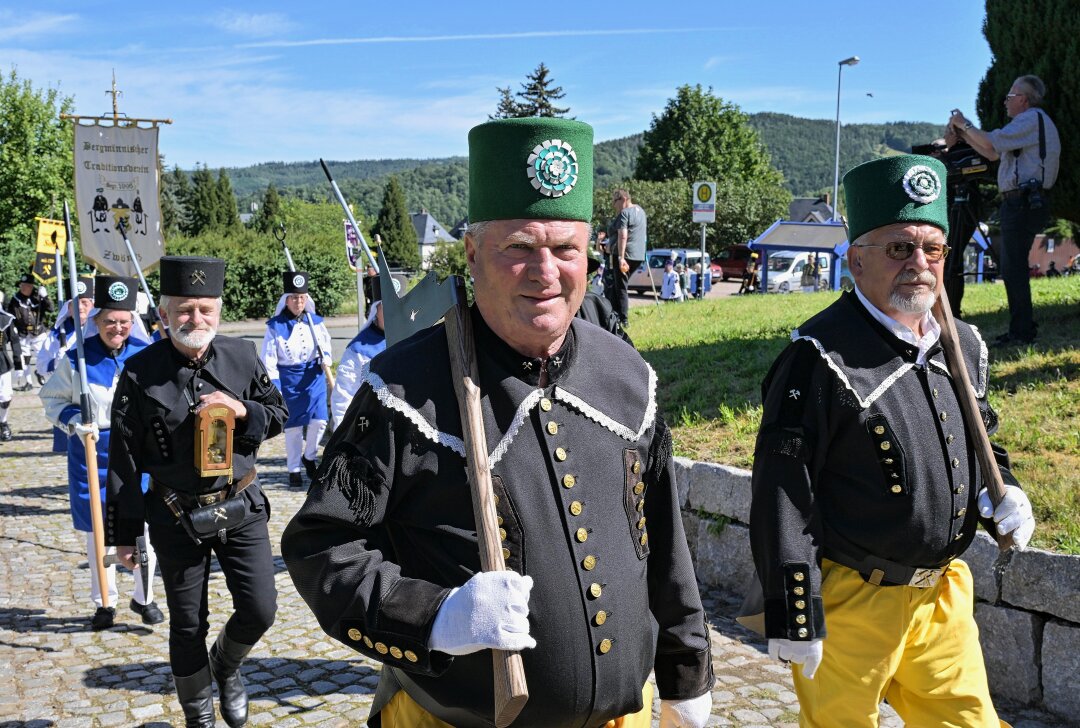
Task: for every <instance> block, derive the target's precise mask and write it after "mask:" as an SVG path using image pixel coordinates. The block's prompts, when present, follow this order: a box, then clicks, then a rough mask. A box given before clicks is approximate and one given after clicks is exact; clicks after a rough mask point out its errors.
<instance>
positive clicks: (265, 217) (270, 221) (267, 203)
mask: <svg viewBox="0 0 1080 728" xmlns="http://www.w3.org/2000/svg"><path fill="white" fill-rule="evenodd" d="M283 221H284V220H283V216H282V212H281V196H280V195H278V191H277V187H274V183H273V182H271V183H270V184H268V185H267V186H266V192H265V193H264V194H263V199H262V207H261V208H260V209H259V214H258V215H257V216H256V218H255V229H256V230H258V231H259V232H263V233H268V232H271V231H272V230H273V229H274V228H276V227H277V226H278V224H279V223H281V222H283Z"/></svg>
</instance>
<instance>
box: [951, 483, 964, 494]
mask: <svg viewBox="0 0 1080 728" xmlns="http://www.w3.org/2000/svg"><path fill="white" fill-rule="evenodd" d="M953 492H954V493H956V494H957V495H960V494H961V493H963V492H964V484H963V483H961V484H960V485H958V486H956V490H954V491H953Z"/></svg>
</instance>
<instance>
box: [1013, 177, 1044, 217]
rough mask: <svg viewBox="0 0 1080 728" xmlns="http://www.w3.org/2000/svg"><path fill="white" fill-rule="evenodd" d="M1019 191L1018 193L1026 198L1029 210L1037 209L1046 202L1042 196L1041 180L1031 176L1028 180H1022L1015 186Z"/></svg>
mask: <svg viewBox="0 0 1080 728" xmlns="http://www.w3.org/2000/svg"><path fill="white" fill-rule="evenodd" d="M1016 189H1017V190H1019V191H1020V194H1022V195H1023V196H1024V199H1026V200H1027V206H1028V209H1029V210H1039V209H1042V206H1043V205H1044V204H1045V202H1046V198H1045V197H1044V196H1043V186H1042V182H1041V181H1039V180H1037V179H1035V178H1034V177H1032V178H1031V179H1029V180H1024V181H1023V182H1021V183H1020V185H1019V186H1018V187H1017V188H1016Z"/></svg>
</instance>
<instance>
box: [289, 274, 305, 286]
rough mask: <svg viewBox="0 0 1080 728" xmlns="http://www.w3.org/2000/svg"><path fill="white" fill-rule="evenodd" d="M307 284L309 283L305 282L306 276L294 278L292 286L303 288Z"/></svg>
mask: <svg viewBox="0 0 1080 728" xmlns="http://www.w3.org/2000/svg"><path fill="white" fill-rule="evenodd" d="M305 283H307V281H306V280H304V276H302V275H295V276H293V279H292V284H293V286H295V287H296V288H303V287H304V284H305Z"/></svg>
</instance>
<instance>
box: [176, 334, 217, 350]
mask: <svg viewBox="0 0 1080 728" xmlns="http://www.w3.org/2000/svg"><path fill="white" fill-rule="evenodd" d="M216 335H217V331H215V330H214V329H210V330H209V331H207V330H201V331H180V330H179V329H177V330H175V331H173V330H171V329H170V331H169V336H171V337H173V338H174V339H176V340H177V341H178V342H180V345H181V346H185V347H187V348H188V349H195V350H199V349H202V348H204V347H206V346H209V344H210V342H211V341H213V340H214V337H215V336H216Z"/></svg>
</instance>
